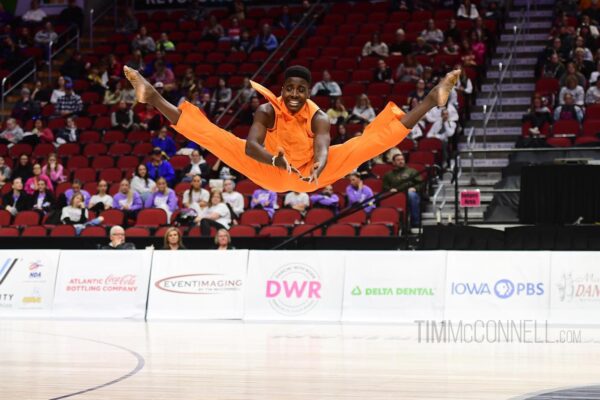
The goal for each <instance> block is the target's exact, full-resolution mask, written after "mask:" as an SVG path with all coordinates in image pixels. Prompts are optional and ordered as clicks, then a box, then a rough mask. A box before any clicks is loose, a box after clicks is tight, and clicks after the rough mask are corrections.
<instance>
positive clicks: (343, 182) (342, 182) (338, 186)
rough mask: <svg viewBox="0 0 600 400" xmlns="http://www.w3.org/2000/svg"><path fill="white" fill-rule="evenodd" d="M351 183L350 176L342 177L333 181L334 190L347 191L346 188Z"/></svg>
mask: <svg viewBox="0 0 600 400" xmlns="http://www.w3.org/2000/svg"><path fill="white" fill-rule="evenodd" d="M349 184H350V179H348V178H342V179H338V180H337V181H335V182H333V185H332V186H333V191H334V192H340V193H346V188H347V187H348V185H349Z"/></svg>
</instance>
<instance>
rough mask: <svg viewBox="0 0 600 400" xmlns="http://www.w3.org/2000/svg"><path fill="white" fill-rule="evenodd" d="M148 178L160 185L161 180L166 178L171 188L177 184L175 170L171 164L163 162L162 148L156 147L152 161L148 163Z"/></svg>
mask: <svg viewBox="0 0 600 400" xmlns="http://www.w3.org/2000/svg"><path fill="white" fill-rule="evenodd" d="M146 168H147V169H148V176H149V177H150V178H151V179H153V180H154V181H155V182H156V184H157V185H158V179H159V178H165V180H166V181H167V183H168V184H169V186H173V184H174V183H175V170H174V169H173V166H172V165H171V163H170V162H168V161H166V160H163V152H162V149H161V148H160V147H154V149H153V150H152V155H151V159H150V161H148V162H147V163H146Z"/></svg>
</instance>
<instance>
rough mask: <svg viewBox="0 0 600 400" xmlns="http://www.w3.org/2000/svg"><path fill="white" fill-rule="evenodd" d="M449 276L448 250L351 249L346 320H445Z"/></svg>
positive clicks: (347, 275)
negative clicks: (445, 288) (355, 250)
mask: <svg viewBox="0 0 600 400" xmlns="http://www.w3.org/2000/svg"><path fill="white" fill-rule="evenodd" d="M445 278H446V252H445V251H419V252H415V251H396V252H389V251H368V252H367V251H365V252H362V251H361V252H351V253H349V254H348V257H347V259H346V274H345V284H344V305H343V316H342V320H343V321H357V322H413V321H415V320H440V319H442V318H443V317H444V286H445V282H446V281H445Z"/></svg>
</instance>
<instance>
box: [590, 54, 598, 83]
mask: <svg viewBox="0 0 600 400" xmlns="http://www.w3.org/2000/svg"><path fill="white" fill-rule="evenodd" d="M599 76H600V60H599V61H597V62H596V70H595V71H594V72H592V73H591V74H590V84H591V83H596V81H597V80H598V77H599Z"/></svg>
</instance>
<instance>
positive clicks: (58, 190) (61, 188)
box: [54, 182, 71, 198]
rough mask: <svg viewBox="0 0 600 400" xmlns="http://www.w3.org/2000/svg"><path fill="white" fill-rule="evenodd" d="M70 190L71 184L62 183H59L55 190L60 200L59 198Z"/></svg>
mask: <svg viewBox="0 0 600 400" xmlns="http://www.w3.org/2000/svg"><path fill="white" fill-rule="evenodd" d="M70 188H71V182H62V183H59V184H58V185H57V186H56V187H55V188H54V195H55V196H56V197H57V198H58V196H60V195H61V194H63V193H64V192H66V191H67V190H68V189H70Z"/></svg>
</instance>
